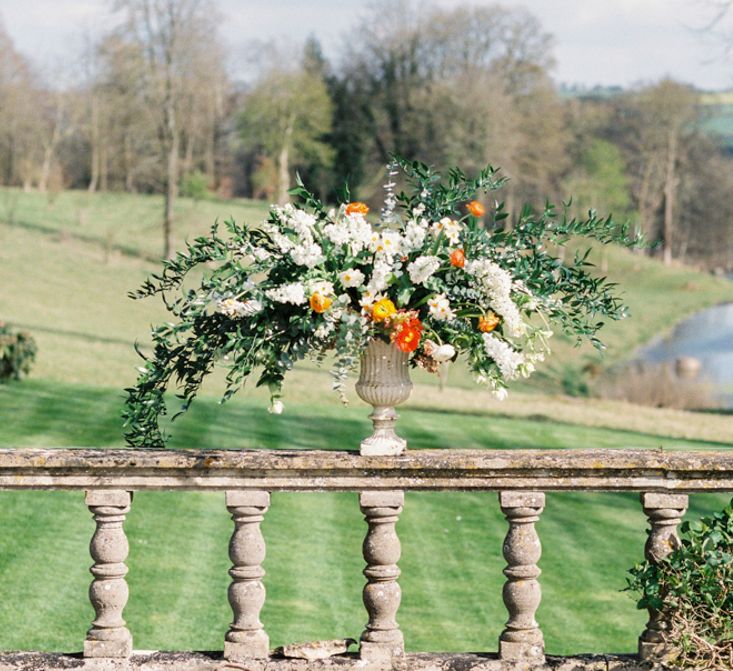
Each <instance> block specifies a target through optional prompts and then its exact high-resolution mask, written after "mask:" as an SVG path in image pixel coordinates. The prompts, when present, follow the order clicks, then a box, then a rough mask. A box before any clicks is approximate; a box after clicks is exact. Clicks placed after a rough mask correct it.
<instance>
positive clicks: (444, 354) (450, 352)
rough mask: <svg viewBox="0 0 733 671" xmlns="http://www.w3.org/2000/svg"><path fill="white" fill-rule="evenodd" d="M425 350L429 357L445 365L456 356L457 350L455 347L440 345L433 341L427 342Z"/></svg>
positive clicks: (424, 346)
mask: <svg viewBox="0 0 733 671" xmlns="http://www.w3.org/2000/svg"><path fill="white" fill-rule="evenodd" d="M423 349H424V350H425V353H426V354H427V355H428V356H429V357H431V358H432V359H434V360H435V361H437V362H438V363H445V362H446V361H450V360H451V359H452V358H453V357H454V356H455V355H456V348H455V347H453V345H449V344H445V345H438V344H437V343H434V342H433V341H432V340H426V341H425V343H424V345H423Z"/></svg>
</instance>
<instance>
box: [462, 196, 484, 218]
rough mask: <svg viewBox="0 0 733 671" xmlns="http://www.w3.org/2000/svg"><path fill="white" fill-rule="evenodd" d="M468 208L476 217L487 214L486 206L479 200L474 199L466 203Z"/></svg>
mask: <svg viewBox="0 0 733 671" xmlns="http://www.w3.org/2000/svg"><path fill="white" fill-rule="evenodd" d="M466 209H467V210H468V211H469V212H470V213H471V214H472V215H473V216H474V217H483V216H484V215H485V214H486V208H485V207H484V206H483V205H482V204H481V203H479V202H478V201H477V200H472V201H471V202H470V203H469V204H468V205H466Z"/></svg>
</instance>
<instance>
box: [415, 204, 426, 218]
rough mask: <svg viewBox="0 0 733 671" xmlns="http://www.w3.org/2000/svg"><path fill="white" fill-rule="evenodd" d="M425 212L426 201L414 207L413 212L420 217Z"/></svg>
mask: <svg viewBox="0 0 733 671" xmlns="http://www.w3.org/2000/svg"><path fill="white" fill-rule="evenodd" d="M423 212H425V203H418V204H417V205H415V207H413V208H412V213H413V214H414V215H415V216H416V217H419V216H420V215H421V214H422V213H423Z"/></svg>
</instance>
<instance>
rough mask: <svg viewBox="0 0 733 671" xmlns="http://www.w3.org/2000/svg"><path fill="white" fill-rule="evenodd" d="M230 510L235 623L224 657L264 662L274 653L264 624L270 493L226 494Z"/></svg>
mask: <svg viewBox="0 0 733 671" xmlns="http://www.w3.org/2000/svg"><path fill="white" fill-rule="evenodd" d="M226 506H227V510H228V511H229V512H230V513H231V514H232V519H233V520H234V533H233V534H232V538H231V540H230V541H229V558H230V559H231V560H232V564H233V566H232V568H230V569H229V575H230V576H231V577H232V582H231V584H230V585H229V592H228V595H229V604H230V605H231V607H232V612H233V613H234V621H233V622H232V624H231V626H230V627H229V631H228V632H227V633H226V636H225V639H224V658H225V659H228V660H242V659H262V658H265V657H267V656H268V655H269V654H270V638H269V637H268V635H267V632H265V628H264V627H263V626H262V622H260V610H262V606H263V605H264V603H265V586H264V585H263V584H262V578H263V577H264V575H265V571H264V569H263V568H262V562H263V561H264V559H265V539H264V538H263V536H262V531H261V530H260V522H262V520H263V519H264V517H265V513H266V512H267V509H268V508H269V507H270V494H269V493H268V492H262V491H228V492H226Z"/></svg>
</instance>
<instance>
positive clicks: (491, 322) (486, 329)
mask: <svg viewBox="0 0 733 671" xmlns="http://www.w3.org/2000/svg"><path fill="white" fill-rule="evenodd" d="M500 323H501V317H499V315H497V314H496V313H495V312H491V311H489V312H488V313H487V314H485V315H484V316H483V317H479V320H478V330H479V331H481V332H482V333H491V332H492V331H493V330H494V329H495V328H496V327H497V326H499V324H500Z"/></svg>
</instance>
